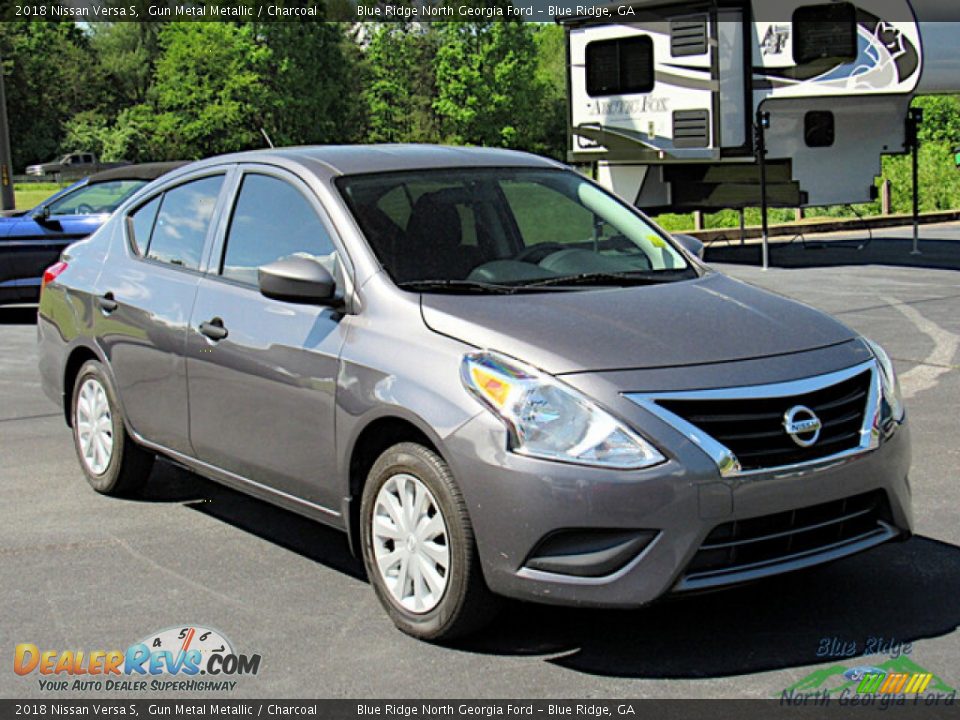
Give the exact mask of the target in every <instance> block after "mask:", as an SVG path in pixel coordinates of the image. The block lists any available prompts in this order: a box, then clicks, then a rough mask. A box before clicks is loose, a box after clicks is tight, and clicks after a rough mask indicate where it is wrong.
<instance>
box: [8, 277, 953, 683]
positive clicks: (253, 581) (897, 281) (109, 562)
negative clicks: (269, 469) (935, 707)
mask: <svg viewBox="0 0 960 720" xmlns="http://www.w3.org/2000/svg"><path fill="white" fill-rule="evenodd" d="M723 269H725V270H728V271H730V272H731V273H732V274H734V275H736V276H738V277H740V278H743V279H744V280H747V281H749V282H753V283H756V284H759V285H762V286H765V287H768V288H770V289H773V290H775V291H777V292H780V293H783V294H786V295H789V296H792V297H795V298H798V299H800V300H803V301H804V302H807V303H809V304H812V305H814V306H816V307H819V308H822V309H824V310H828V311H830V312H832V313H834V314H836V315H837V316H839V317H840V318H841V319H842V320H844V321H845V322H847V323H849V324H850V325H851V326H853V327H854V328H856V329H857V330H860V331H862V332H864V333H865V334H867V335H869V336H871V337H873V338H875V339H877V340H878V341H880V342H881V343H882V344H884V345H885V346H886V347H887V348H888V349H889V351H890V352H891V354H892V356H893V357H894V358H895V362H896V365H897V366H898V368H899V370H900V372H901V378H902V385H903V390H904V393H905V395H906V396H907V407H908V412H909V414H910V418H911V422H912V424H913V440H914V470H913V472H912V484H913V488H914V503H915V512H916V518H917V531H918V535H917V536H916V537H915V538H913V539H912V540H910V541H909V542H906V543H898V544H890V545H886V546H883V547H881V548H878V549H876V550H874V551H872V552H870V553H867V554H865V555H861V556H857V557H854V558H850V559H847V560H844V561H840V562H837V563H834V564H832V565H829V566H826V567H822V568H819V569H815V570H811V571H807V572H804V573H801V574H795V575H792V576H786V577H781V578H777V579H772V580H769V581H766V582H762V583H757V584H754V585H750V586H746V587H741V588H737V589H732V590H729V591H725V592H721V593H715V594H709V595H700V596H690V597H684V598H682V599H675V600H671V601H668V602H662V603H660V604H657V605H654V606H652V607H650V608H647V609H643V610H638V611H631V612H622V611H617V612H611V611H603V612H601V611H584V610H573V609H561V608H540V607H535V606H529V605H522V604H519V603H511V604H509V605H508V606H507V608H506V610H505V612H504V614H503V615H502V617H501V618H500V621H499V623H498V625H497V626H495V627H494V628H493V629H492V630H491V631H490V632H487V633H485V634H484V635H483V636H482V637H480V638H475V639H472V640H470V641H466V642H464V643H462V644H460V645H458V646H456V647H440V646H434V645H429V644H425V643H419V642H416V641H414V640H411V639H409V638H407V637H405V636H403V635H402V634H400V633H399V632H397V631H396V630H394V629H393V628H392V626H391V625H390V623H389V621H388V620H387V618H386V616H385V614H384V613H383V612H382V611H381V609H380V607H379V606H378V604H377V602H376V600H375V598H374V596H373V593H372V592H371V590H370V588H369V586H368V585H367V583H366V580H365V579H364V576H363V570H362V567H361V565H360V564H359V563H358V562H357V561H356V560H354V559H353V558H352V557H351V556H350V554H349V552H348V550H347V545H346V541H345V539H344V538H343V537H342V536H341V535H339V534H338V533H336V532H333V531H330V530H327V529H325V528H323V527H320V526H317V525H314V524H311V523H309V522H307V521H306V520H303V519H300V518H299V517H297V516H294V515H291V514H289V513H286V512H284V511H281V510H277V509H274V508H272V507H270V506H268V505H265V504H263V503H261V502H258V501H255V500H252V499H249V498H246V497H244V496H242V495H239V494H237V493H234V492H232V491H229V490H226V489H223V488H220V487H218V486H216V485H214V484H212V483H209V482H207V481H205V480H202V479H200V478H198V477H196V476H194V475H192V474H190V473H187V472H185V471H183V470H180V469H177V468H175V467H173V466H172V465H169V464H166V463H160V464H158V465H157V467H156V469H155V470H154V473H153V476H152V477H151V480H150V485H149V490H148V493H147V495H146V496H145V497H144V498H142V499H139V500H135V501H134V500H116V499H110V498H105V497H101V496H98V495H96V494H95V493H94V492H93V491H92V490H90V489H89V488H88V487H87V485H86V483H85V482H84V480H83V477H82V475H81V472H80V470H79V467H78V466H77V462H76V460H75V458H74V455H73V449H72V445H71V440H70V433H69V431H68V429H67V428H66V426H65V425H64V423H63V419H62V416H61V415H60V413H59V412H58V411H57V410H56V409H55V408H54V406H53V405H52V404H51V403H50V402H49V401H47V400H46V398H45V397H44V396H43V395H42V393H41V390H40V386H39V379H38V376H37V371H36V367H35V351H34V341H35V333H36V329H35V327H34V325H33V324H32V311H30V310H25V311H22V310H11V309H2V308H0V491H2V494H3V501H2V502H0V607H2V608H3V612H2V617H3V622H2V623H0V660H2V665H0V667H2V669H0V696H2V697H26V696H38V695H44V694H47V695H48V696H54V695H56V696H64V697H76V696H77V693H75V692H56V693H44V692H42V691H41V690H40V689H39V686H38V681H37V675H36V674H34V675H32V676H29V677H19V676H16V675H15V674H14V673H13V672H12V670H11V667H10V660H11V655H12V654H13V647H14V645H15V644H17V643H25V642H32V643H36V644H37V645H39V646H40V647H41V648H42V649H58V650H66V649H70V650H78V649H85V650H88V651H90V650H110V649H115V648H116V649H120V648H126V647H127V646H129V645H130V644H132V643H134V642H136V641H138V640H140V639H142V638H144V637H146V636H147V635H149V634H151V633H153V632H155V631H157V630H160V629H163V628H168V627H171V626H178V627H179V626H185V625H196V624H199V625H204V626H208V627H212V628H216V629H218V630H220V631H222V632H223V633H224V634H225V635H226V636H227V637H228V638H230V640H231V641H232V642H233V645H234V648H235V649H236V650H237V651H238V652H242V653H247V654H250V653H259V654H260V655H261V656H262V663H261V667H260V671H259V674H258V675H256V676H255V677H246V678H241V679H240V681H239V683H238V685H237V687H236V689H235V691H233V692H232V693H230V695H231V696H234V697H253V696H259V697H265V696H266V697H280V696H310V697H376V698H427V697H436V698H440V697H523V696H528V697H567V698H569V697H576V698H587V697H598V698H602V697H634V698H636V697H645V696H648V697H778V696H779V695H780V692H781V691H782V690H783V689H784V688H786V687H788V686H790V685H792V684H794V683H796V682H798V681H800V680H802V679H804V678H805V677H806V676H808V675H810V674H811V673H812V672H814V671H817V670H825V669H826V670H829V669H830V668H832V667H835V666H837V664H838V663H839V664H840V665H847V666H850V667H852V666H853V665H857V664H877V663H878V662H881V661H883V660H884V658H883V657H878V656H869V657H867V658H864V660H863V661H862V662H857V661H856V660H855V659H850V658H840V659H837V658H834V659H830V658H823V657H819V656H818V649H819V648H820V647H821V646H822V643H823V642H824V640H825V639H826V640H831V639H836V640H838V641H839V642H841V643H850V642H853V643H856V647H857V652H863V650H864V649H865V648H864V646H865V644H866V643H868V642H869V640H870V639H871V638H882V639H883V640H885V641H887V642H892V643H894V645H893V646H892V647H893V649H895V648H896V647H897V646H896V643H900V642H905V643H911V644H912V647H911V652H910V653H909V659H910V660H911V661H912V662H913V663H914V664H915V665H917V666H919V667H922V668H924V669H926V670H928V671H930V672H933V673H935V674H937V675H938V676H939V677H940V678H941V679H942V680H943V681H944V682H946V683H948V684H950V685H952V686H953V687H958V686H960V645H958V638H960V635H958V633H957V626H958V623H960V604H958V603H957V600H956V599H957V597H958V596H960V547H958V546H960V523H958V522H957V518H958V500H960V477H958V474H960V473H958V470H960V451H958V447H957V443H956V438H957V437H958V434H960V415H958V413H957V408H958V407H960V368H958V363H960V351H958V338H960V313H958V312H957V310H956V309H957V307H958V306H960V274H958V273H956V272H953V271H945V270H929V269H916V268H900V267H880V266H871V265H867V266H862V267H854V268H849V267H828V268H813V269H791V270H784V269H774V270H770V271H767V272H763V271H761V270H758V269H756V268H751V267H745V266H736V267H734V266H729V267H724V268H723ZM827 674H829V672H828V673H827ZM97 694H98V693H92V695H97ZM99 694H100V695H103V694H106V693H99ZM112 694H113V695H117V696H119V697H138V696H139V695H137V694H135V693H124V692H119V693H112ZM164 694H165V695H171V694H177V693H164ZM81 695H82V693H81ZM221 695H222V693H221Z"/></svg>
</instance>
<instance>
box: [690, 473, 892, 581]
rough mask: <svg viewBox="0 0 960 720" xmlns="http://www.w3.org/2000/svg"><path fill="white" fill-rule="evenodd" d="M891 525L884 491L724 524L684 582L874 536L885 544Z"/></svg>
mask: <svg viewBox="0 0 960 720" xmlns="http://www.w3.org/2000/svg"><path fill="white" fill-rule="evenodd" d="M891 523H892V520H891V517H890V506H889V502H888V501H887V496H886V493H884V492H883V491H882V490H876V491H874V492H870V493H865V494H863V495H856V496H854V497H849V498H844V499H842V500H835V501H833V502H828V503H823V504H821V505H813V506H810V507H805V508H799V509H797V510H790V511H787V512H781V513H777V514H775V515H764V516H762V517H755V518H749V519H747V520H736V521H734V522H728V523H724V524H723V525H719V526H718V527H716V528H714V530H713V531H712V532H711V533H710V534H709V535H708V536H707V539H706V540H704V542H703V545H701V546H700V549H699V550H698V551H697V554H696V555H694V557H693V560H691V562H690V564H689V565H688V566H687V569H686V571H685V579H686V580H693V579H694V578H695V579H696V580H695V581H694V583H695V582H696V581H704V580H707V579H709V578H716V577H718V576H723V575H732V574H735V573H739V572H748V571H750V570H754V569H758V568H764V567H770V566H775V565H777V564H780V563H786V562H789V561H790V560H791V559H794V558H798V557H810V556H815V555H817V554H818V553H821V552H827V551H829V550H831V549H834V548H838V547H842V546H844V545H849V544H852V543H855V542H858V541H861V540H869V539H870V538H871V537H873V536H877V537H878V538H881V539H886V538H884V537H883V536H885V535H886V536H889V534H890V529H889V524H891ZM694 583H689V584H691V585H692V584H694ZM715 584H719V583H715Z"/></svg>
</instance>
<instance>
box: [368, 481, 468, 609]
mask: <svg viewBox="0 0 960 720" xmlns="http://www.w3.org/2000/svg"><path fill="white" fill-rule="evenodd" d="M372 536H373V554H374V558H375V559H376V561H377V570H378V571H379V573H380V577H381V579H382V580H383V581H384V584H385V585H386V586H387V588H389V590H390V594H391V595H393V598H394V600H396V601H397V602H398V603H400V604H401V605H402V606H403V607H404V608H406V609H407V610H409V611H411V612H414V613H426V612H430V611H431V610H433V608H435V607H436V606H437V604H438V603H439V602H440V600H441V598H443V592H444V590H446V588H447V581H448V579H449V570H450V545H449V542H448V538H447V525H446V522H444V519H443V514H442V513H441V512H440V506H439V505H438V504H437V501H436V499H435V498H434V497H433V494H432V493H431V492H430V490H428V489H427V486H426V485H424V484H423V483H422V482H421V481H420V480H418V479H417V478H415V477H414V476H413V475H409V474H407V473H400V474H397V475H393V476H392V477H390V478H389V479H388V480H387V481H386V482H385V483H384V484H383V487H381V488H380V492H379V493H377V500H376V503H375V504H374V508H373V531H372Z"/></svg>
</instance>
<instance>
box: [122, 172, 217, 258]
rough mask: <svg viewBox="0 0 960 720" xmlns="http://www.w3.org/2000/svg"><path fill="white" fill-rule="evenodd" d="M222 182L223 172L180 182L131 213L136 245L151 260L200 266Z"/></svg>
mask: <svg viewBox="0 0 960 720" xmlns="http://www.w3.org/2000/svg"><path fill="white" fill-rule="evenodd" d="M222 186H223V176H222V175H215V176H213V177H205V178H202V179H200V180H194V181H193V182H188V183H184V184H183V185H178V186H177V187H175V188H173V189H171V190H167V191H166V192H165V193H163V195H161V196H158V197H157V198H154V199H153V200H151V201H150V202H148V203H147V204H146V205H142V206H141V207H140V208H139V209H138V210H137V211H136V212H135V213H134V214H133V215H132V216H131V217H130V231H131V235H132V238H131V240H132V242H133V244H134V247H135V248H136V249H137V251H138V252H140V253H141V254H142V255H144V256H146V257H148V258H150V259H151V260H157V261H159V262H164V263H169V264H170V265H176V266H177V267H183V268H187V269H189V270H197V269H199V267H200V258H201V255H202V254H203V247H204V245H205V243H206V240H207V231H208V230H209V228H210V222H211V220H212V219H213V211H214V209H215V208H216V205H217V198H218V197H219V196H220V188H221V187H222ZM154 203H157V205H156V206H154Z"/></svg>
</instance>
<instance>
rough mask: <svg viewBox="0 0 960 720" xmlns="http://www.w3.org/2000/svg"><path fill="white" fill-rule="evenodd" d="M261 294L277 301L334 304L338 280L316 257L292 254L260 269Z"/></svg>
mask: <svg viewBox="0 0 960 720" xmlns="http://www.w3.org/2000/svg"><path fill="white" fill-rule="evenodd" d="M257 278H258V281H259V286H260V293H261V294H262V295H263V296H264V297H268V298H272V299H274V300H284V301H286V302H292V303H302V304H304V305H334V304H336V302H337V299H336V298H335V297H334V291H335V290H336V289H337V283H336V281H335V280H334V279H333V276H332V275H331V274H330V273H329V271H328V270H327V269H326V268H325V267H324V266H323V265H321V264H320V263H319V262H317V261H316V260H311V259H310V258H305V257H290V258H284V259H282V260H275V261H274V262H272V263H270V264H268V265H263V266H262V267H260V268H258V269H257Z"/></svg>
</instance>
